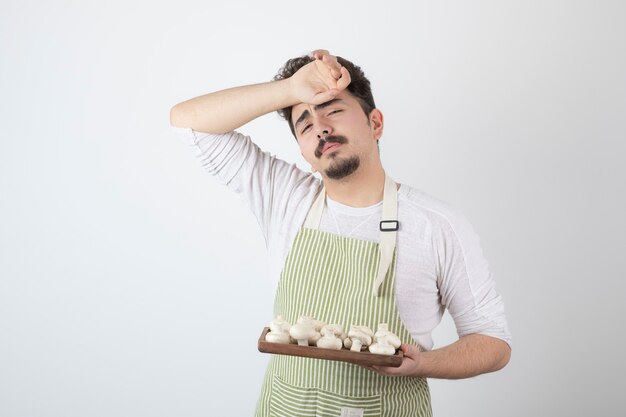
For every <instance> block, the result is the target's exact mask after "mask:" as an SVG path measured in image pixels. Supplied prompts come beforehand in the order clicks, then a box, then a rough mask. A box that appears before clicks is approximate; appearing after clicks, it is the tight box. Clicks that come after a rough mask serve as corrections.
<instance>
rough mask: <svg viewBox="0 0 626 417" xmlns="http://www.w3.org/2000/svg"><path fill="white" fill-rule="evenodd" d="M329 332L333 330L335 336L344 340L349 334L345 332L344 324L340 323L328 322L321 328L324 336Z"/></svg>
mask: <svg viewBox="0 0 626 417" xmlns="http://www.w3.org/2000/svg"><path fill="white" fill-rule="evenodd" d="M327 332H332V333H333V334H334V335H335V336H337V337H338V338H340V339H342V340H343V339H345V338H346V337H347V335H346V334H345V333H344V332H343V326H341V325H340V324H327V325H325V326H324V327H322V329H321V330H320V333H321V334H322V336H324V335H325V334H326V333H327Z"/></svg>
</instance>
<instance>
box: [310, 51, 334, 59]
mask: <svg viewBox="0 0 626 417" xmlns="http://www.w3.org/2000/svg"><path fill="white" fill-rule="evenodd" d="M311 55H312V56H313V58H315V59H322V58H323V57H324V55H330V52H328V51H327V50H326V49H316V50H315V51H313V52H311Z"/></svg>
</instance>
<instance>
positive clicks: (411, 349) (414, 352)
mask: <svg viewBox="0 0 626 417" xmlns="http://www.w3.org/2000/svg"><path fill="white" fill-rule="evenodd" d="M400 349H401V350H402V353H403V354H404V356H406V357H407V358H410V359H415V358H416V357H417V356H418V355H419V354H420V350H419V348H418V347H417V346H413V345H408V344H406V343H403V344H402V345H400Z"/></svg>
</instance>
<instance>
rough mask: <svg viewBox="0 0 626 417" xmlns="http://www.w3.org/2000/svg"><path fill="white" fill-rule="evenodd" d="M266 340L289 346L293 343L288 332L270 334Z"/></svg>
mask: <svg viewBox="0 0 626 417" xmlns="http://www.w3.org/2000/svg"><path fill="white" fill-rule="evenodd" d="M265 340H266V341H268V342H270V343H285V344H289V343H290V342H291V338H290V337H289V333H287V332H268V333H267V334H266V335H265Z"/></svg>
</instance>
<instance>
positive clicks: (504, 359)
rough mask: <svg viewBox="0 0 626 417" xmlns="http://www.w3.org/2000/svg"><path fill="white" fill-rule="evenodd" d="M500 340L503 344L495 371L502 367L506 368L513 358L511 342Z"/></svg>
mask: <svg viewBox="0 0 626 417" xmlns="http://www.w3.org/2000/svg"><path fill="white" fill-rule="evenodd" d="M500 342H501V345H502V346H501V348H500V355H498V356H499V358H498V361H497V363H496V364H495V367H494V369H493V370H494V371H499V370H500V369H502V368H504V367H505V366H506V365H507V364H508V363H509V361H510V360H511V346H509V344H508V343H506V342H504V341H500Z"/></svg>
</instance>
